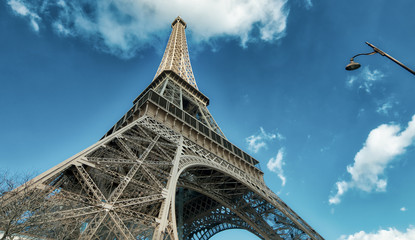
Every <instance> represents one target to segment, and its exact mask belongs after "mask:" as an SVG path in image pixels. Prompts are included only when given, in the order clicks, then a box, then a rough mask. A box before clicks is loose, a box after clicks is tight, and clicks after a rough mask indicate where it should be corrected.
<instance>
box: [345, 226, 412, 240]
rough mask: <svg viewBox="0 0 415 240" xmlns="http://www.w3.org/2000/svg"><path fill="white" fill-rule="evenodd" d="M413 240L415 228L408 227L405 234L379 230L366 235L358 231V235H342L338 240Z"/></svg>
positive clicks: (393, 230)
mask: <svg viewBox="0 0 415 240" xmlns="http://www.w3.org/2000/svg"><path fill="white" fill-rule="evenodd" d="M394 239H396V240H398V239H399V240H415V227H414V226H410V227H409V228H407V229H406V232H401V231H399V230H397V229H396V228H388V229H386V230H384V229H381V230H379V231H378V232H376V233H366V232H364V231H360V232H358V233H355V234H352V235H349V236H346V235H343V236H341V237H340V238H339V240H394Z"/></svg>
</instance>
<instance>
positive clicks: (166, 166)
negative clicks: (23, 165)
mask: <svg viewBox="0 0 415 240" xmlns="http://www.w3.org/2000/svg"><path fill="white" fill-rule="evenodd" d="M171 26H172V32H171V35H170V38H169V41H168V43H167V47H166V49H165V52H164V55H163V59H162V61H161V64H160V66H159V68H158V70H157V73H156V75H155V77H154V79H153V81H152V82H151V84H150V85H149V86H148V87H147V88H146V89H145V90H144V91H143V92H142V93H141V94H140V95H139V96H138V97H137V98H136V99H135V100H134V101H133V103H134V104H133V106H132V107H131V109H130V110H129V111H127V113H126V114H125V115H124V116H122V117H121V119H120V120H119V121H118V122H117V123H116V124H115V125H114V126H113V127H112V128H111V129H110V130H109V131H108V132H107V133H106V134H105V135H104V136H103V137H102V138H101V140H100V141H98V142H97V143H95V144H94V145H92V146H90V147H88V148H87V149H85V150H83V151H81V152H80V153H78V154H76V155H75V156H73V157H71V158H69V159H67V160H66V161H64V162H62V163H60V164H59V165H57V166H55V167H53V168H52V169H50V170H48V171H46V172H44V173H42V174H41V175H39V176H37V177H36V178H34V179H32V180H31V181H30V182H29V186H30V188H33V189H41V190H42V191H45V194H47V197H46V199H47V201H49V202H54V204H53V206H52V205H51V206H52V207H48V209H47V211H46V212H44V213H43V215H44V216H46V217H45V218H43V220H42V221H39V222H38V225H39V227H36V228H34V227H32V228H28V229H26V230H25V231H26V232H25V234H27V235H35V236H37V238H38V239H81V240H86V239H88V240H89V239H94V240H95V239H100V240H101V239H102V240H105V239H108V240H109V239H111V240H114V239H153V240H161V239H170V240H179V239H180V240H188V239H194V240H199V239H200V240H201V239H210V238H211V237H212V236H214V235H215V234H217V233H219V232H221V231H224V230H227V229H245V230H248V231H249V232H251V233H253V234H255V235H256V236H257V237H258V238H259V239H318V240H322V239H323V238H322V237H321V236H320V235H319V234H318V233H317V232H316V231H315V230H314V229H313V228H311V227H310V226H309V225H308V224H307V223H306V222H305V221H304V220H303V219H302V218H301V217H299V216H298V215H297V214H296V213H295V212H294V211H293V210H292V209H291V208H289V207H288V206H287V205H286V204H285V203H284V202H283V201H282V200H281V199H280V198H279V197H278V196H277V195H276V194H275V193H273V192H272V191H271V190H270V189H269V188H268V187H267V186H266V185H265V182H264V179H263V175H264V173H263V172H262V171H261V169H260V168H259V162H258V161H257V160H256V159H254V158H253V157H251V156H250V155H248V154H247V153H246V152H244V151H242V150H241V149H240V148H238V147H237V146H235V145H233V144H232V143H231V142H229V141H228V140H227V138H226V137H225V135H224V134H223V132H222V131H221V129H220V128H219V126H218V125H217V123H216V122H215V120H214V119H213V117H212V115H211V114H210V113H209V110H208V109H207V106H208V105H209V98H208V97H206V96H205V95H204V94H203V93H202V92H200V91H199V90H198V87H197V85H196V81H195V78H194V75H193V71H192V67H191V65H190V60H189V53H188V48H187V42H186V36H185V28H186V23H185V22H184V21H183V20H182V19H181V18H180V17H177V18H176V19H175V20H174V21H173V23H172V25H171ZM56 200H57V201H56ZM45 219H46V220H45ZM32 229H33V230H32ZM35 230H36V231H35ZM62 233H63V235H62ZM59 234H60V235H59Z"/></svg>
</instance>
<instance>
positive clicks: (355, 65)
mask: <svg viewBox="0 0 415 240" xmlns="http://www.w3.org/2000/svg"><path fill="white" fill-rule="evenodd" d="M366 44H367V45H369V47H371V48H373V52H370V53H359V54H357V55H355V56H353V57H352V58H351V59H350V63H349V64H347V66H346V70H348V71H352V70H356V69H358V68H360V64H359V63H357V62H355V61H354V58H355V57H357V56H360V55H373V54H375V53H379V54H380V55H382V56H385V57H387V58H389V59H390V60H392V61H394V62H395V63H396V64H398V65H399V66H401V67H403V68H405V69H406V70H408V72H410V73H412V74H413V75H415V71H413V70H412V69H410V68H409V67H407V66H405V65H404V64H402V63H401V62H399V61H398V60H396V59H395V58H393V57H391V56H390V55H389V54H387V53H385V52H384V51H382V50H380V49H379V48H377V47H375V46H373V44H370V43H368V42H366Z"/></svg>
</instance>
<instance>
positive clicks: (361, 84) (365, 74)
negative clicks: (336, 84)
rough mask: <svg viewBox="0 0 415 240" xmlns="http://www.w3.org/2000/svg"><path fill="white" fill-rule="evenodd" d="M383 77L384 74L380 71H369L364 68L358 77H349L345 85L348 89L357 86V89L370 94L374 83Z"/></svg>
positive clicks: (367, 68)
mask: <svg viewBox="0 0 415 240" xmlns="http://www.w3.org/2000/svg"><path fill="white" fill-rule="evenodd" d="M384 76H385V74H383V73H382V72H381V71H379V70H376V69H375V70H373V71H371V70H370V69H369V67H368V66H366V67H364V68H363V70H362V71H361V72H360V73H359V74H358V75H352V76H349V77H348V79H347V81H346V83H347V86H349V87H352V86H353V85H355V84H357V86H358V88H359V89H362V90H364V91H365V92H367V93H371V90H372V88H373V85H374V83H375V82H377V81H379V80H381V79H382V78H383V77H384Z"/></svg>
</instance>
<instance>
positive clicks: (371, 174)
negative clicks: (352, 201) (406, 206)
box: [329, 115, 415, 204]
mask: <svg viewBox="0 0 415 240" xmlns="http://www.w3.org/2000/svg"><path fill="white" fill-rule="evenodd" d="M414 138H415V115H414V116H413V117H412V120H411V121H410V122H409V123H408V127H407V128H406V129H405V130H403V131H401V128H400V126H399V125H394V124H390V125H388V124H382V125H380V126H379V127H377V128H375V129H373V130H372V131H371V132H370V133H369V136H368V138H367V140H366V142H365V144H364V146H363V148H362V149H361V150H360V151H359V152H358V153H357V154H356V156H355V158H354V163H353V165H349V166H347V172H348V173H349V174H350V176H351V179H350V181H338V182H337V183H336V188H337V193H336V194H334V195H333V196H331V197H330V198H329V203H330V204H338V203H340V201H341V199H340V198H341V196H342V195H343V194H344V193H346V192H347V191H348V190H350V189H359V190H362V191H365V192H372V191H376V192H384V191H386V186H387V179H386V176H385V169H386V168H387V167H388V166H389V165H390V164H391V163H392V162H393V160H395V158H396V157H397V156H399V155H401V154H403V153H404V152H405V149H406V148H407V147H408V146H410V145H411V144H412V143H413V140H414Z"/></svg>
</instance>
